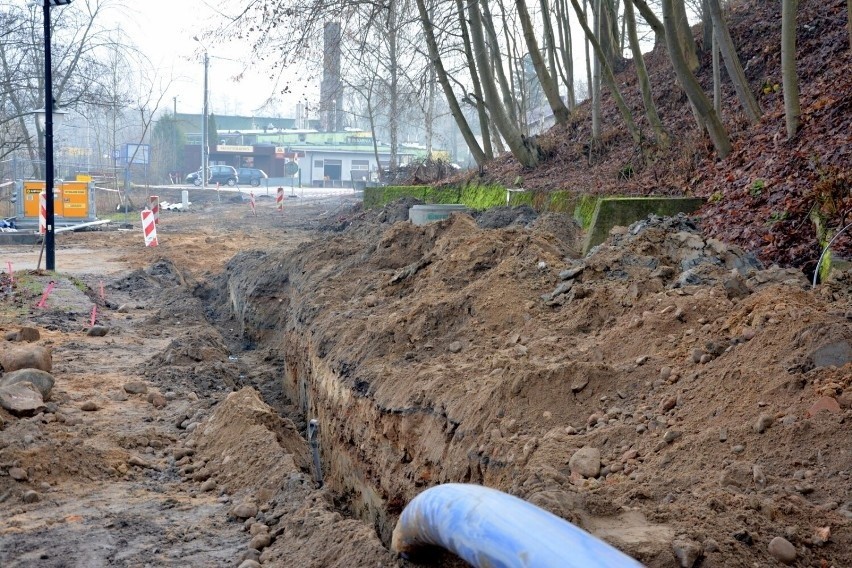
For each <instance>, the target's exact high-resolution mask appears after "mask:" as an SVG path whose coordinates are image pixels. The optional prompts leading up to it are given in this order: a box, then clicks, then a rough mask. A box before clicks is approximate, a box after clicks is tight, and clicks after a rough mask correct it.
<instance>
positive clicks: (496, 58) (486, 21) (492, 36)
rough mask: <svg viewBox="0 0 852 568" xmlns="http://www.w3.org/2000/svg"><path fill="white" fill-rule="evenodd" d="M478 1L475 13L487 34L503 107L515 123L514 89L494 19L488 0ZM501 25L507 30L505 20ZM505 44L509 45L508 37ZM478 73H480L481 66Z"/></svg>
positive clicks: (516, 120) (516, 117)
mask: <svg viewBox="0 0 852 568" xmlns="http://www.w3.org/2000/svg"><path fill="white" fill-rule="evenodd" d="M479 2H480V4H481V6H482V12H481V13H480V12H479V9H477V14H479V15H480V17H481V20H480V21H481V22H482V25H483V31H484V32H485V33H486V34H487V38H488V41H487V43H486V44H487V45H488V47H489V51H490V52H491V56H492V61H493V63H494V72H495V74H496V76H497V81H498V82H499V85H500V91H501V92H502V93H503V105H505V106H504V108H505V109H506V110H507V112H508V114H509V118H510V119H511V120H512V122H514V123H515V124H517V123H518V122H519V121H518V115H517V113H516V112H515V97H514V91H513V90H512V89H511V88H510V87H509V82H508V81H507V80H506V73H505V72H504V70H503V58H502V57H501V55H500V42H499V41H497V32H496V31H495V29H494V20H493V18H492V17H491V8H489V6H488V0H479ZM503 13H504V14H505V10H503ZM503 27H504V29H506V30H508V27H507V26H506V25H505V22H504V25H503ZM507 35H508V31H507ZM506 45H509V40H508V37H507V43H506ZM480 73H482V69H481V68H480ZM492 118H493V117H492Z"/></svg>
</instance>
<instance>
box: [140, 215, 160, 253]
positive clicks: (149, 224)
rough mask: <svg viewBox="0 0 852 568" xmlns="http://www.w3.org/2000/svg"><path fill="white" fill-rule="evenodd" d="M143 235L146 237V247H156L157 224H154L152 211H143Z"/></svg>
mask: <svg viewBox="0 0 852 568" xmlns="http://www.w3.org/2000/svg"><path fill="white" fill-rule="evenodd" d="M142 233H143V234H144V235H145V246H146V247H155V246H157V245H158V244H159V243H158V242H157V224H156V223H155V222H154V212H153V211H151V210H150V209H143V210H142Z"/></svg>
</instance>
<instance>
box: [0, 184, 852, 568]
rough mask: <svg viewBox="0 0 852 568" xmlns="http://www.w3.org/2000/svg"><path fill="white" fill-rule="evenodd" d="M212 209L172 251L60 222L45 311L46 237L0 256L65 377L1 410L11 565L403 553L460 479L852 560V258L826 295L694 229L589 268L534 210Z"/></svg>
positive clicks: (616, 244) (768, 561)
mask: <svg viewBox="0 0 852 568" xmlns="http://www.w3.org/2000/svg"><path fill="white" fill-rule="evenodd" d="M161 193H162V192H161ZM175 200H177V199H175ZM193 201H195V202H196V210H195V211H193V212H189V213H164V214H163V217H162V222H161V224H160V227H159V237H160V246H159V247H156V248H148V249H146V248H144V247H143V246H142V236H141V231H138V230H137V231H116V230H104V231H93V232H86V233H74V234H62V235H61V236H60V238H59V240H58V244H59V248H58V250H57V265H58V269H59V272H60V275H61V277H59V278H54V280H55V282H56V287H55V288H54V292H52V293H51V295H50V297H49V298H48V299H47V301H46V306H45V307H44V308H37V307H35V305H36V303H37V302H38V301H39V300H40V298H41V297H42V293H43V291H44V289H45V288H46V286H47V284H48V282H49V280H50V278H49V277H48V276H47V275H41V274H36V273H34V272H32V271H28V270H27V269H26V268H25V267H26V263H27V262H29V260H30V256H32V255H33V254H35V255H36V256H37V254H38V251H37V250H34V251H33V250H21V249H12V248H7V249H3V250H0V252H2V253H3V257H2V258H0V260H10V261H12V263H13V267H14V268H15V269H16V270H17V271H18V272H16V281H15V283H14V285H13V286H12V293H11V294H9V293H8V292H7V293H6V294H5V295H4V297H3V310H2V319H0V331H2V332H3V333H4V334H6V333H9V332H15V331H17V330H18V329H20V328H21V326H24V325H26V326H32V327H35V328H37V329H38V330H39V333H40V339H38V341H36V342H35V343H34V344H29V345H43V346H48V347H50V348H51V349H52V360H53V368H52V370H51V373H52V375H53V376H54V378H55V380H56V384H55V386H54V387H53V390H52V392H51V395H50V399H49V401H47V402H46V404H45V407H44V409H43V410H42V411H39V412H37V413H36V414H35V415H34V416H15V415H13V414H11V413H9V412H7V411H5V410H0V425H2V426H1V427H2V429H0V502H2V503H3V505H2V507H3V510H4V515H2V516H0V564H2V565H3V566H30V565H38V566H107V565H119V566H164V565H176V566H177V565H180V566H211V565H217V566H219V565H221V566H238V565H241V564H244V565H245V566H246V567H248V566H254V565H255V564H254V563H253V562H254V561H258V562H260V563H261V564H262V565H271V566H314V567H324V566H397V565H400V566H401V565H405V564H407V563H406V562H405V561H403V560H400V559H398V558H396V556H395V555H394V554H393V553H391V552H390V551H389V550H388V549H387V548H386V545H387V544H388V543H389V535H390V530H391V529H392V528H393V524H394V522H395V520H396V517H397V516H398V514H399V512H400V511H401V510H402V508H403V507H404V506H405V504H406V503H407V502H408V501H410V499H411V498H413V497H414V496H415V495H416V494H417V493H419V492H420V491H422V490H423V489H425V488H428V487H429V486H432V485H435V484H437V483H443V482H450V481H454V482H459V481H461V482H471V483H482V484H486V485H489V486H492V487H496V488H498V489H501V490H504V491H508V492H510V493H512V494H515V495H518V496H520V497H523V498H525V499H528V500H530V501H532V502H534V503H536V504H538V505H539V506H542V507H544V508H546V509H548V510H551V511H552V512H554V513H556V514H558V515H560V516H562V517H564V518H566V519H568V520H570V521H572V522H575V523H577V524H579V525H580V526H582V527H584V528H585V529H586V530H589V531H590V532H592V533H594V534H597V535H599V536H601V537H602V538H604V539H606V540H608V541H610V542H611V543H613V544H615V545H616V546H618V547H619V548H621V549H622V550H625V551H626V552H628V553H629V554H631V555H633V556H635V557H636V558H638V559H640V560H641V561H643V562H644V563H646V564H648V565H651V566H698V565H701V566H755V565H757V566H764V565H766V566H771V565H778V564H779V561H778V560H777V559H776V556H773V552H772V551H770V548H769V543H770V541H772V539H773V538H775V537H783V538H785V539H786V540H787V541H789V542H790V543H791V544H792V546H793V547H794V549H795V559H794V560H792V563H793V564H794V565H800V566H835V567H838V568H839V567H841V566H849V565H852V553H850V550H852V533H851V532H850V524H852V495H850V475H852V467H850V463H852V436H850V435H849V434H850V429H849V428H850V427H849V424H850V418H852V410H850V403H852V399H850V394H852V390H850V389H852V385H850V382H852V363H849V359H850V357H852V356H850V354H849V351H850V350H852V349H850V343H852V329H850V328H851V327H852V326H850V319H852V305H850V298H852V288H851V287H850V275H848V274H847V275H841V276H840V278H838V279H836V280H835V281H834V282H831V283H829V284H826V285H824V286H822V287H821V288H819V289H818V290H816V291H811V290H809V289H808V286H807V283H806V282H805V281H804V278H803V277H802V276H801V275H800V274H798V273H796V272H794V271H784V270H780V269H762V268H761V267H759V265H758V264H757V263H756V262H755V261H754V259H753V258H752V257H750V256H749V255H747V254H744V253H743V252H741V251H739V250H738V249H735V248H733V247H729V246H726V245H723V244H722V243H720V242H718V241H715V240H713V239H707V238H705V237H703V236H702V235H701V234H700V232H699V231H698V230H697V229H695V227H694V225H692V224H691V223H690V222H689V221H688V220H686V219H675V220H652V221H650V222H646V223H644V224H643V225H641V226H637V227H633V228H631V230H630V231H626V230H625V231H620V232H618V231H617V232H616V233H617V234H614V235H613V236H612V237H611V238H610V240H609V241H608V242H607V243H605V244H604V245H602V246H601V247H599V248H598V249H596V250H595V251H593V252H592V253H591V254H590V255H589V256H588V257H586V258H584V259H579V258H577V255H576V248H577V247H576V243H577V238H578V231H577V230H576V228H575V227H574V225H573V223H572V222H571V221H570V220H569V219H566V218H563V217H559V216H554V215H547V216H544V217H539V218H537V219H536V218H535V216H534V214H533V215H532V216H531V217H530V212H529V211H513V210H503V211H496V212H492V213H490V214H489V215H486V216H482V217H480V218H479V219H478V220H476V219H472V218H470V217H468V216H456V217H454V218H452V219H451V220H449V221H446V222H442V223H438V224H433V225H429V226H426V227H415V226H412V225H410V224H408V223H394V222H395V221H400V220H402V219H404V218H405V212H406V207H405V205H404V204H396V205H394V206H390V207H388V208H386V209H384V210H382V211H376V212H360V210H359V208H358V207H357V205H356V202H355V200H354V199H352V198H340V197H335V198H330V197H323V198H316V199H313V200H309V199H293V200H288V203H287V207H286V210H285V213H284V215H283V216H282V215H279V214H278V213H277V212H276V211H275V209H274V203H273V202H272V201H271V200H267V199H260V200H259V201H258V216H256V217H255V216H253V215H252V214H251V211H250V209H249V207H248V204H247V203H243V202H229V201H228V202H224V203H221V204H220V203H218V200H216V201H214V200H210V201H209V202H207V203H205V202H204V200H203V199H199V198H194V199H193ZM477 221H478V223H477ZM566 270H570V271H571V272H573V273H574V274H567V273H566V272H564V271H566ZM732 271H733V272H732ZM0 284H2V285H3V287H4V288H8V275H5V274H4V279H3V282H2V283H0ZM101 286H103V295H101ZM93 306H96V313H95V316H96V319H97V322H96V323H97V324H99V325H102V326H105V327H107V328H108V329H109V332H108V333H107V334H106V335H105V336H103V337H92V336H88V335H86V330H87V329H88V328H89V327H90V323H91V316H92V308H93ZM21 345H22V343H20V342H12V341H9V342H7V343H6V347H4V350H6V351H8V350H9V349H11V348H12V347H20V346H21ZM25 345H27V344H25ZM815 405H816V406H815ZM823 407H824V408H826V409H824V410H820V408H823ZM311 418H317V419H318V420H320V423H321V431H320V444H321V450H322V452H321V459H322V464H323V468H322V469H323V472H322V473H323V481H324V484H323V486H322V487H319V484H318V483H316V482H315V479H314V475H315V471H314V469H313V467H312V465H311V463H312V460H311V454H310V450H309V447H308V445H307V444H306V442H305V439H304V436H305V429H306V423H307V420H308V419H311ZM581 448H592V449H594V450H597V451H598V452H599V455H600V458H599V460H598V463H597V464H596V467H595V468H594V469H595V470H596V471H595V472H594V473H590V472H588V471H581V470H582V468H579V467H577V464H576V463H575V462H576V460H572V458H574V456H575V454H576V453H577V451H578V450H579V449H581ZM22 472H23V474H22ZM437 563H438V564H439V565H446V566H451V565H460V564H459V561H458V560H457V559H453V558H451V557H449V556H446V555H445V556H444V557H442V558H440V559H439V560H437Z"/></svg>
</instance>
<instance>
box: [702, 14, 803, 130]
mask: <svg viewBox="0 0 852 568" xmlns="http://www.w3.org/2000/svg"><path fill="white" fill-rule="evenodd" d="M707 2H708V4H709V7H710V16H711V17H712V18H713V33H714V35H715V37H716V43H717V44H718V46H719V49H720V50H721V52H722V58H723V59H724V60H725V69H727V70H728V77H730V78H731V81H732V82H733V83H734V90H735V91H736V93H737V98H739V100H740V105H742V107H743V110H744V111H745V113H746V116H747V117H748V119H749V121H751V122H752V123H754V122H757V121H758V120H760V115H761V114H762V113H761V110H760V106H759V105H758V104H757V100H756V99H755V98H754V94H753V93H752V92H751V89H750V88H749V86H748V80H746V77H745V73H744V72H743V66H742V65H741V64H740V58H739V57H738V56H737V51H736V49H735V48H734V40H732V39H731V34H730V32H729V31H728V25H727V24H726V23H725V19H724V18H723V17H722V7H721V5H720V4H719V0H707ZM794 40H795V38H794Z"/></svg>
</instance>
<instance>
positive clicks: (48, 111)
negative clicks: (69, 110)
mask: <svg viewBox="0 0 852 568" xmlns="http://www.w3.org/2000/svg"><path fill="white" fill-rule="evenodd" d="M70 3H71V0H44V5H43V8H44V168H45V172H44V173H45V176H44V205H45V209H46V211H45V217H46V218H45V224H46V225H47V227H46V230H45V234H44V250H45V260H44V265H45V268H46V269H47V270H56V238H55V237H56V233H55V230H56V227H55V226H54V216H53V110H54V101H53V77H52V69H51V61H50V8H51V6H63V5H66V4H70Z"/></svg>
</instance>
